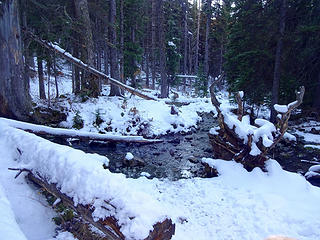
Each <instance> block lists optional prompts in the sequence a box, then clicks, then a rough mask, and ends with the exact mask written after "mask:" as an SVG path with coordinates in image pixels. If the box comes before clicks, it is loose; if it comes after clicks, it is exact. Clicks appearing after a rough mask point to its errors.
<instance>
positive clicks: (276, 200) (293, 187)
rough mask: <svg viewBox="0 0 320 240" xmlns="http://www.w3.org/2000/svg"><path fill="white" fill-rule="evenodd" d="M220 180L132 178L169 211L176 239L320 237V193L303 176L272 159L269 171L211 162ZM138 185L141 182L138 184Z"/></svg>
mask: <svg viewBox="0 0 320 240" xmlns="http://www.w3.org/2000/svg"><path fill="white" fill-rule="evenodd" d="M206 161H207V162H208V163H209V162H211V163H212V165H213V166H215V167H216V168H217V169H218V171H219V173H220V176H219V177H217V178H210V179H201V178H193V179H182V180H179V181H175V182H170V181H159V180H157V179H152V180H147V179H145V178H144V177H143V178H139V179H137V180H133V179H130V185H131V184H132V186H134V187H135V188H136V187H139V189H141V190H144V191H145V192H148V193H150V194H152V195H153V196H154V197H155V198H157V199H158V200H159V201H160V203H161V204H162V205H163V206H165V207H166V209H169V216H170V217H171V219H173V220H174V221H175V223H176V234H175V235H174V236H173V238H172V239H173V240H185V239H197V240H210V239H218V240H239V239H241V240H257V239H265V238H267V237H268V236H271V235H283V236H289V237H293V238H296V239H299V240H315V239H318V238H319V236H320V216H319V215H318V214H315V213H317V212H319V211H320V206H319V201H320V189H319V188H316V187H314V186H312V185H311V184H309V183H308V182H307V181H306V180H305V179H304V177H303V176H301V175H299V174H295V173H290V172H286V171H283V170H282V169H281V167H280V165H279V164H278V163H277V162H276V161H274V160H269V161H267V166H266V167H267V169H268V173H265V172H262V171H261V170H260V169H259V168H256V169H254V170H253V171H252V172H247V171H246V170H245V169H244V168H243V166H242V165H241V164H239V163H236V162H233V161H224V160H218V159H206ZM137 181H138V182H139V184H137Z"/></svg>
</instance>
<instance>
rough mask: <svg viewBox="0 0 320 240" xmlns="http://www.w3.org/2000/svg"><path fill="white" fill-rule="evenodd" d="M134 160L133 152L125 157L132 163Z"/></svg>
mask: <svg viewBox="0 0 320 240" xmlns="http://www.w3.org/2000/svg"><path fill="white" fill-rule="evenodd" d="M133 158H134V156H133V154H132V153H131V152H127V154H126V156H125V159H126V160H128V161H130V160H132V159H133Z"/></svg>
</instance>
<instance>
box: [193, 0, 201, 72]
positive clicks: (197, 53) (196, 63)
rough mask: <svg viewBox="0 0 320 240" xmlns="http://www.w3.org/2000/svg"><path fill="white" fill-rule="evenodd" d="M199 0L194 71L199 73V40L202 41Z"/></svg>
mask: <svg viewBox="0 0 320 240" xmlns="http://www.w3.org/2000/svg"><path fill="white" fill-rule="evenodd" d="M198 1H200V0H197V1H196V2H197V11H198V19H197V37H196V51H195V60H194V73H195V74H197V73H198V70H199V69H198V67H199V41H200V16H201V15H200V5H199V4H198Z"/></svg>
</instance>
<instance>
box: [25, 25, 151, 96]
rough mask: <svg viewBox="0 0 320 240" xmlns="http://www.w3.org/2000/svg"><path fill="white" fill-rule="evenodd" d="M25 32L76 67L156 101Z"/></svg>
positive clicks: (56, 46)
mask: <svg viewBox="0 0 320 240" xmlns="http://www.w3.org/2000/svg"><path fill="white" fill-rule="evenodd" d="M25 32H26V33H27V34H28V35H29V36H30V37H31V38H32V39H33V40H34V41H36V42H38V43H39V44H40V45H41V46H43V47H45V48H48V49H50V50H52V51H54V52H55V53H57V54H59V55H60V56H61V57H63V58H65V59H67V60H68V61H70V62H72V63H73V64H74V65H76V66H77V67H79V68H81V69H84V70H86V71H87V72H89V73H91V74H93V75H94V76H96V77H99V78H102V79H106V80H107V81H109V82H110V83H111V84H113V85H115V86H117V87H119V88H121V89H123V90H126V91H128V92H130V93H132V94H134V95H137V96H139V97H141V98H144V99H147V100H155V101H157V99H156V98H154V97H153V96H149V95H147V94H145V93H143V92H141V91H139V90H137V89H134V88H133V87H130V86H128V85H126V84H124V83H122V82H120V81H118V80H116V79H114V78H111V77H110V76H108V75H106V74H105V73H103V72H101V71H98V70H97V69H95V68H93V67H90V66H89V65H88V64H86V63H84V62H82V61H81V60H80V59H78V58H75V57H74V56H72V55H71V53H69V52H67V51H66V50H65V49H62V48H61V47H59V46H58V45H56V44H53V43H51V42H48V41H45V40H42V39H40V38H39V37H38V36H36V35H35V34H33V33H32V32H30V31H27V30H25Z"/></svg>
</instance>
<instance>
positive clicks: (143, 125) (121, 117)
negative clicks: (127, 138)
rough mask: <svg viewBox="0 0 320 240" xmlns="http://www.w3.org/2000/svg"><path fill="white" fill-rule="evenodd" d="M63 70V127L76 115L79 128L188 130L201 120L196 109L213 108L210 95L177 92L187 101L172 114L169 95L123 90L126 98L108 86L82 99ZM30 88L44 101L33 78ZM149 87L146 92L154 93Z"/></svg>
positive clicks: (142, 131)
mask: <svg viewBox="0 0 320 240" xmlns="http://www.w3.org/2000/svg"><path fill="white" fill-rule="evenodd" d="M64 72H65V74H64V77H60V78H59V81H58V82H59V89H60V90H59V91H60V94H62V95H64V96H67V98H66V99H62V100H59V101H60V102H59V105H60V106H63V107H65V108H66V109H68V111H67V112H66V113H67V115H68V116H67V120H66V121H65V122H62V123H61V126H62V127H66V128H72V127H73V125H74V118H75V116H77V117H79V118H81V119H82V120H83V123H84V124H83V125H84V126H83V128H81V129H80V130H82V131H89V132H100V133H105V132H113V133H115V134H118V135H142V134H143V135H146V136H156V135H163V134H166V133H169V132H170V133H176V132H188V131H190V129H191V128H192V127H196V126H197V124H198V122H199V121H200V120H201V117H200V116H199V115H198V114H197V112H210V111H214V108H213V106H212V104H211V101H210V99H209V98H191V97H185V96H183V95H182V94H180V97H179V98H178V99H177V102H184V103H190V104H189V105H186V106H181V107H179V108H177V111H178V114H171V105H169V104H166V102H168V101H169V102H170V101H171V99H163V100H161V99H159V101H146V100H144V99H141V98H139V97H135V96H132V95H130V94H126V96H125V98H118V97H108V94H109V86H104V87H103V91H102V96H100V97H99V98H96V99H89V100H87V101H85V102H82V101H81V97H75V96H73V95H72V94H71V89H72V84H71V82H70V79H69V78H67V77H65V76H68V75H69V74H71V73H70V72H68V71H67V70H65V71H64ZM51 83H53V79H51ZM46 84H47V82H46ZM30 89H31V92H30V93H31V96H32V99H33V101H34V102H36V103H37V104H39V105H45V104H46V101H43V100H40V99H39V93H38V89H39V86H38V82H37V81H36V80H32V81H31V87H30ZM46 89H47V85H46ZM148 91H149V94H155V93H156V91H152V90H148ZM50 95H51V98H52V101H54V96H55V88H54V85H52V86H51V94H50ZM97 117H99V119H101V120H102V121H101V123H98V124H97V121H96V120H97Z"/></svg>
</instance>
